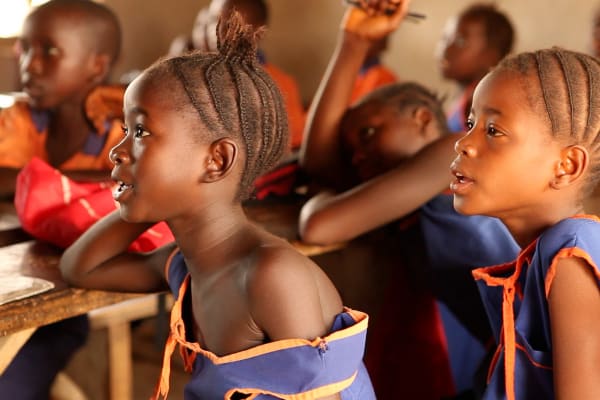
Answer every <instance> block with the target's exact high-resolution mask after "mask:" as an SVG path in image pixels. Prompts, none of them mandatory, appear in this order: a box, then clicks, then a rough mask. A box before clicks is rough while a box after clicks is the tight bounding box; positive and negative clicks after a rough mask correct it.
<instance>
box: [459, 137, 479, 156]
mask: <svg viewBox="0 0 600 400" xmlns="http://www.w3.org/2000/svg"><path fill="white" fill-rule="evenodd" d="M454 151H455V152H456V154H459V155H464V156H469V157H473V156H475V154H476V150H475V147H474V146H473V144H472V143H471V142H470V138H469V134H467V135H465V136H463V137H462V138H460V139H458V140H457V141H456V143H454Z"/></svg>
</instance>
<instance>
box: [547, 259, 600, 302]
mask: <svg viewBox="0 0 600 400" xmlns="http://www.w3.org/2000/svg"><path fill="white" fill-rule="evenodd" d="M563 258H581V259H583V260H585V261H586V263H587V264H588V265H589V266H591V267H593V268H592V270H593V272H594V275H596V278H597V279H598V280H600V270H598V266H597V265H596V263H595V262H594V260H593V259H592V257H591V256H590V255H589V254H588V252H587V251H584V250H582V249H580V248H578V247H569V248H564V249H561V250H560V251H559V252H558V253H556V255H555V256H554V258H553V259H552V264H550V268H548V273H547V274H546V280H545V281H544V287H545V292H546V299H547V298H548V296H549V295H550V289H551V288H552V282H554V277H555V276H556V266H557V265H558V262H559V261H560V260H561V259H563Z"/></svg>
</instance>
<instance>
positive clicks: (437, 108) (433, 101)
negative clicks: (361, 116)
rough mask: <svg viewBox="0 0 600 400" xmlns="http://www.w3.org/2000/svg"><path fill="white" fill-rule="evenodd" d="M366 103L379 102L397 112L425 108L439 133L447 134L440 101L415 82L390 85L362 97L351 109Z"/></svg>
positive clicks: (444, 116) (444, 115) (432, 93)
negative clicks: (411, 108)
mask: <svg viewBox="0 0 600 400" xmlns="http://www.w3.org/2000/svg"><path fill="white" fill-rule="evenodd" d="M367 102H379V103H380V104H382V105H389V106H391V107H393V108H395V109H397V110H398V111H404V110H406V109H408V108H410V107H425V108H427V109H428V110H429V111H431V113H432V114H433V116H434V118H435V121H436V123H437V125H438V127H439V130H440V133H442V134H445V133H448V126H447V121H446V114H445V113H444V108H443V105H442V100H441V99H440V98H439V97H438V96H437V95H436V94H435V93H434V92H432V91H431V90H429V89H427V88H426V87H425V86H423V85H421V84H419V83H416V82H401V83H390V84H387V85H384V86H381V87H379V88H377V89H375V90H373V91H372V92H370V93H368V94H366V95H365V96H363V97H362V98H361V99H360V100H359V101H358V102H357V103H355V105H354V106H353V108H355V107H358V106H361V105H363V104H365V103H367Z"/></svg>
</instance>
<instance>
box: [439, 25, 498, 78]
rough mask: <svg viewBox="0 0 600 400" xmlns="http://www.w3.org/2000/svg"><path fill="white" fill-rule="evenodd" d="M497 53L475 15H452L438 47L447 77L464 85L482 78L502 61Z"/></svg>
mask: <svg viewBox="0 0 600 400" xmlns="http://www.w3.org/2000/svg"><path fill="white" fill-rule="evenodd" d="M495 53H496V52H495V51H494V50H493V49H490V48H489V46H488V43H487V38H486V34H485V26H484V25H483V23H482V22H481V21H480V20H478V19H473V18H460V19H457V18H453V19H450V20H449V21H448V22H447V24H446V26H445V28H444V33H443V35H442V38H441V39H440V41H439V43H438V47H437V49H436V57H437V59H438V61H439V67H440V70H441V73H442V75H443V76H444V78H446V79H451V80H454V81H457V82H458V83H460V84H462V85H469V84H471V83H473V82H476V81H478V80H479V79H481V78H482V77H483V76H484V75H485V74H486V73H487V72H488V71H489V69H490V68H491V67H492V66H493V65H494V64H495V63H496V62H497V61H498V60H497V55H496V54H495Z"/></svg>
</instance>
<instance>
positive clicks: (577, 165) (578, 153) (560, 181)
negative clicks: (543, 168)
mask: <svg viewBox="0 0 600 400" xmlns="http://www.w3.org/2000/svg"><path fill="white" fill-rule="evenodd" d="M588 164H589V154H588V151H587V149H586V148H585V147H582V146H579V145H573V146H567V147H565V148H563V149H562V150H561V152H560V161H559V162H558V163H557V164H556V167H555V169H554V178H553V179H552V181H551V182H550V186H551V187H552V188H554V189H562V188H564V187H567V186H570V185H572V184H574V183H576V182H579V181H580V180H581V178H582V176H583V173H584V171H585V170H586V169H587V166H588Z"/></svg>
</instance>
